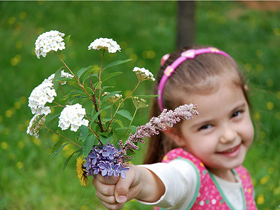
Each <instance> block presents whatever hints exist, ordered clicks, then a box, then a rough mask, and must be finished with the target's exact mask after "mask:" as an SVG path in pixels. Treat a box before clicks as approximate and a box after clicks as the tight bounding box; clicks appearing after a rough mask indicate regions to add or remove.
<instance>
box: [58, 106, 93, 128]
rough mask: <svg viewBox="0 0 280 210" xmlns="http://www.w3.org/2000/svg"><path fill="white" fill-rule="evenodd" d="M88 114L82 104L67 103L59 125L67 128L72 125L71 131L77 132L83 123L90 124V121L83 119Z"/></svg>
mask: <svg viewBox="0 0 280 210" xmlns="http://www.w3.org/2000/svg"><path fill="white" fill-rule="evenodd" d="M85 114H86V110H85V108H82V105H81V104H78V103H77V104H75V105H66V107H65V108H64V109H63V110H62V112H61V114H60V116H59V123H58V127H60V128H61V129H62V130H66V129H68V128H69V127H70V125H71V129H70V130H71V131H74V132H76V131H77V130H78V129H79V127H80V126H81V125H85V126H88V123H89V121H88V120H86V119H83V118H84V116H85Z"/></svg>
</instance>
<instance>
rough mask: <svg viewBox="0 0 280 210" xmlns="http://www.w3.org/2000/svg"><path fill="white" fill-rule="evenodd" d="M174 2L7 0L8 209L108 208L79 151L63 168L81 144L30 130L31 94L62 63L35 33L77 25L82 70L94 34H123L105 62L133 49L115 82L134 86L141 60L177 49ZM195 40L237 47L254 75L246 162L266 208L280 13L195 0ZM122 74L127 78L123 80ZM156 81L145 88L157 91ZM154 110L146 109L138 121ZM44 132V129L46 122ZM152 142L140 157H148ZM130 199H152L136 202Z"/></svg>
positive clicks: (272, 203) (275, 125) (2, 24)
mask: <svg viewBox="0 0 280 210" xmlns="http://www.w3.org/2000/svg"><path fill="white" fill-rule="evenodd" d="M176 6H177V5H176V2H128V1H125V2H0V43H1V49H0V52H1V56H0V68H1V70H0V71H1V73H0V88H1V91H0V96H1V100H0V104H1V109H0V143H1V145H0V167H1V172H0V180H1V181H0V209H75V210H76V209H81V210H87V209H94V210H95V209H104V207H102V205H101V204H100V202H99V201H98V199H97V198H96V197H95V193H94V188H93V186H92V185H91V184H90V185H89V187H87V188H83V187H81V186H80V184H79V181H78V179H77V178H76V171H75V161H74V159H72V161H71V162H70V163H69V165H68V167H67V168H66V169H65V171H62V168H63V165H64V161H65V159H66V157H68V155H69V153H70V152H71V151H72V150H73V148H71V147H69V148H66V149H65V150H64V151H63V152H62V153H61V154H60V155H58V156H57V157H55V158H54V159H53V160H50V157H51V155H52V146H53V144H54V142H56V141H58V137H57V136H55V135H51V134H50V133H49V134H42V135H41V136H40V138H39V139H35V138H33V137H30V136H27V134H26V127H27V126H28V123H29V120H30V119H31V117H32V114H31V111H30V109H29V107H28V105H27V104H28V101H27V100H28V97H29V95H30V93H31V91H32V89H33V88H34V87H36V86H37V85H38V84H40V83H41V82H42V81H43V80H44V78H47V77H48V76H50V75H51V74H53V73H54V72H55V71H56V70H57V69H58V68H60V67H61V63H60V62H59V60H58V59H57V58H56V56H55V54H48V55H47V57H46V58H41V59H40V60H38V59H37V58H36V56H35V55H34V53H33V50H34V43H35V40H36V38H37V36H38V35H39V34H41V33H43V32H45V31H49V30H52V29H56V30H59V31H61V32H64V33H65V34H66V36H67V35H71V42H70V44H69V46H68V47H67V49H66V50H65V55H66V56H65V60H66V62H67V63H68V65H69V66H70V67H71V68H72V69H73V70H74V71H77V70H78V69H79V68H81V67H86V66H89V65H91V64H96V63H97V62H99V60H98V59H96V58H98V56H97V54H95V53H94V52H93V51H88V50H87V47H88V45H89V44H90V43H91V42H92V41H93V40H94V39H96V38H99V37H108V38H113V39H114V40H116V41H117V42H118V43H119V44H120V45H121V48H122V52H121V53H117V54H116V55H113V56H112V55H110V56H108V57H107V59H106V60H105V62H112V61H115V60H118V59H127V58H131V59H132V61H131V62H130V63H128V64H124V65H123V66H120V67H118V68H116V69H114V70H113V71H123V72H125V73H124V74H123V75H122V76H121V78H120V80H117V81H114V84H110V85H114V86H115V87H117V88H119V89H120V90H122V92H123V94H126V93H127V92H128V91H129V90H132V88H133V87H134V84H135V83H136V81H137V80H136V78H135V75H134V74H132V72H131V71H132V69H133V67H134V66H139V67H145V68H147V69H149V70H151V71H152V72H153V73H154V74H156V72H157V68H158V66H159V62H160V58H161V56H162V55H164V54H165V53H168V52H170V51H173V50H175V48H174V46H175V37H176V31H175V30H176ZM196 12H197V14H196V43H198V44H206V45H213V46H216V47H218V48H220V49H222V50H224V51H226V52H228V53H229V54H231V55H232V57H233V58H235V59H236V60H237V62H238V65H239V67H240V68H241V69H243V70H244V73H245V75H246V76H247V78H248V85H249V91H250V96H251V101H252V106H253V110H254V111H253V112H252V117H253V118H254V121H255V125H256V126H255V127H256V138H255V139H256V140H255V142H254V144H253V145H252V148H251V149H250V151H249V153H248V156H247V159H246V161H245V163H244V165H245V166H246V167H247V168H248V170H249V171H250V172H251V176H252V178H253V181H254V185H255V190H256V201H257V204H258V208H259V209H272V210H275V209H279V205H280V199H279V198H280V181H279V177H280V174H279V169H280V167H279V160H280V155H279V152H280V149H279V148H280V143H279V142H280V136H279V135H280V129H279V122H280V111H279V110H280V109H279V100H280V84H279V82H278V81H279V78H280V74H279V70H280V68H279V55H280V50H279V46H280V21H279V20H280V13H279V12H278V11H276V12H273V11H272V12H269V11H255V10H249V9H248V8H246V7H245V6H244V5H243V4H241V3H237V2H197V8H196ZM120 81H121V82H120ZM151 87H152V83H149V82H147V83H144V85H142V87H141V88H140V89H139V92H138V93H141V94H144V93H145V94H149V93H150V90H151ZM147 119H148V109H146V110H142V111H141V112H140V113H139V114H138V115H137V119H136V120H137V123H138V124H139V125H140V124H143V123H145V122H146V121H147ZM42 133H43V132H42ZM144 151H145V149H142V150H141V151H140V152H138V153H137V154H136V155H135V156H134V159H133V162H134V163H135V164H140V163H141V161H142V157H143V154H144ZM124 209H152V208H151V207H146V206H144V205H141V204H139V203H137V202H136V201H131V202H128V203H127V204H126V205H125V207H124Z"/></svg>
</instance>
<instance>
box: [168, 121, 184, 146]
mask: <svg viewBox="0 0 280 210" xmlns="http://www.w3.org/2000/svg"><path fill="white" fill-rule="evenodd" d="M166 128H167V130H165V131H163V132H164V134H166V135H167V136H168V137H169V138H171V139H172V140H173V141H174V142H175V143H176V144H177V145H178V146H179V147H184V146H186V143H185V141H184V139H183V138H182V136H181V135H180V133H179V131H178V129H176V128H174V127H172V128H171V127H168V126H166Z"/></svg>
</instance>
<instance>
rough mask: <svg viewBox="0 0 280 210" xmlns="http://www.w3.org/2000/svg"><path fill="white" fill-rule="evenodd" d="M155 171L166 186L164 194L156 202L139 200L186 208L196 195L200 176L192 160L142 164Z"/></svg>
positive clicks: (166, 206)
mask: <svg viewBox="0 0 280 210" xmlns="http://www.w3.org/2000/svg"><path fill="white" fill-rule="evenodd" d="M140 166H141V167H145V168H147V169H149V170H151V171H152V172H154V173H155V174H156V175H157V176H158V177H159V178H160V179H161V181H162V182H163V184H164V186H165V193H164V195H163V196H162V197H161V198H160V199H159V200H158V201H157V202H155V203H147V202H142V201H139V202H140V203H143V204H146V205H154V206H158V207H161V208H165V209H186V208H187V207H188V206H189V205H190V203H191V202H192V200H193V197H194V196H195V191H196V187H197V182H198V177H197V172H196V169H195V168H194V167H195V166H193V165H192V164H191V163H190V162H188V161H184V160H179V159H176V160H173V161H171V162H169V163H155V164H150V165H140Z"/></svg>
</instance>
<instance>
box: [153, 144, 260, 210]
mask: <svg viewBox="0 0 280 210" xmlns="http://www.w3.org/2000/svg"><path fill="white" fill-rule="evenodd" d="M177 158H182V159H186V160H188V161H190V162H191V164H193V165H194V167H195V168H196V169H197V170H196V171H197V175H198V176H199V180H198V185H197V189H196V192H195V196H194V198H193V200H192V202H191V204H190V206H189V207H188V208H187V209H192V210H234V208H233V206H232V205H231V203H230V202H229V201H228V200H227V198H226V197H225V195H224V194H223V191H222V190H221V189H220V187H219V185H218V184H217V183H216V181H215V179H214V178H213V175H212V174H211V172H209V171H208V170H207V169H206V167H205V166H204V164H203V163H202V162H201V161H200V160H199V159H197V158H196V157H194V156H193V155H191V154H189V153H188V152H186V151H184V150H183V149H181V148H178V149H174V150H171V151H170V152H168V153H167V154H166V155H165V157H164V158H163V161H162V162H164V163H168V162H170V161H171V160H173V159H177ZM233 172H234V173H235V174H236V175H238V176H239V178H240V179H241V181H242V194H243V209H249V210H256V209H257V207H256V204H255V200H254V196H253V185H252V182H251V178H250V174H249V172H248V171H247V170H246V169H245V168H244V167H243V166H240V167H238V168H236V169H234V170H233ZM155 209H159V208H157V207H155Z"/></svg>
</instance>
